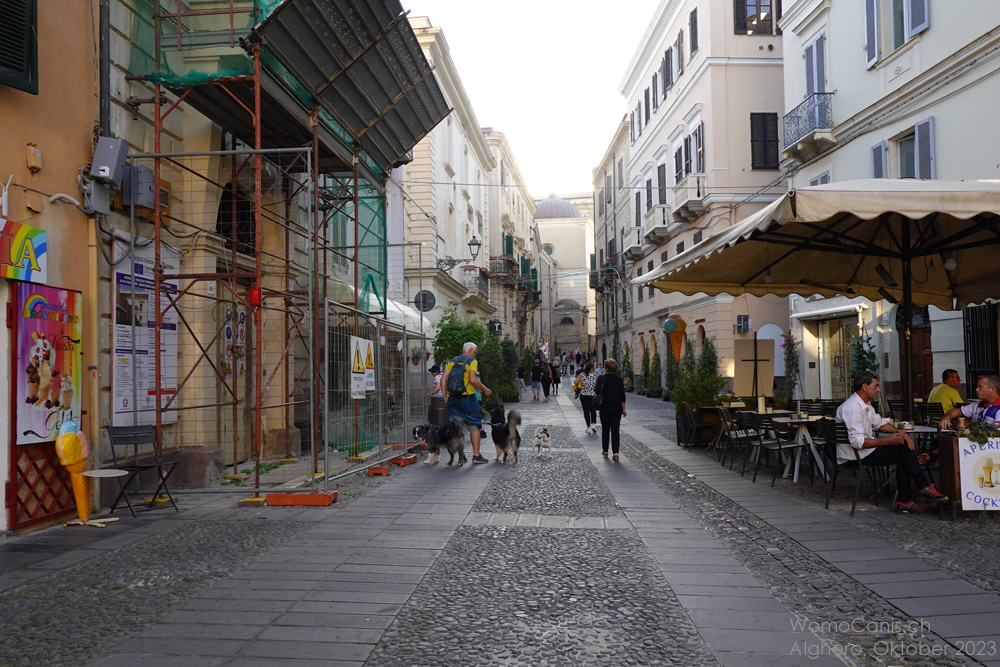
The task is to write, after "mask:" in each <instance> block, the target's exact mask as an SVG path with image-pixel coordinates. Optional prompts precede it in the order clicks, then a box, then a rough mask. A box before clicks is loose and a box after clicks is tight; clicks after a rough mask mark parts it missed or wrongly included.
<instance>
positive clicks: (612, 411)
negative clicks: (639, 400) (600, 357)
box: [596, 359, 628, 461]
mask: <svg viewBox="0 0 1000 667" xmlns="http://www.w3.org/2000/svg"><path fill="white" fill-rule="evenodd" d="M596 390H597V393H598V394H600V395H601V405H600V407H598V410H599V411H600V413H601V453H602V454H603V455H604V458H607V457H608V440H610V441H611V452H612V454H613V455H614V456H612V458H613V459H614V460H615V461H617V460H618V450H619V448H620V446H621V433H620V432H619V430H618V429H619V427H620V426H621V422H622V417H627V416H628V413H627V412H625V383H624V382H622V379H621V378H620V377H618V362H617V361H615V360H614V359H608V360H607V361H605V362H604V375H602V376H600V377H599V378H597V385H596Z"/></svg>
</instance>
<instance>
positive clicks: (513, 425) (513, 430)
mask: <svg viewBox="0 0 1000 667" xmlns="http://www.w3.org/2000/svg"><path fill="white" fill-rule="evenodd" d="M490 423H491V424H501V426H493V444H494V445H496V447H497V457H496V458H495V459H493V460H494V461H500V454H503V461H501V463H507V456H508V455H509V454H513V455H514V463H517V450H518V449H520V448H521V434H520V433H518V432H517V427H518V426H520V425H521V413H520V412H518V411H517V410H511V411H510V412H508V413H507V417H506V419H505V418H504V416H503V408H496V409H495V410H490Z"/></svg>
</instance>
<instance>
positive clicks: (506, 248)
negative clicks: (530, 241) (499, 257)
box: [503, 234, 514, 257]
mask: <svg viewBox="0 0 1000 667" xmlns="http://www.w3.org/2000/svg"><path fill="white" fill-rule="evenodd" d="M503 254H504V256H505V257H513V256H514V237H513V236H511V235H510V234H504V237H503Z"/></svg>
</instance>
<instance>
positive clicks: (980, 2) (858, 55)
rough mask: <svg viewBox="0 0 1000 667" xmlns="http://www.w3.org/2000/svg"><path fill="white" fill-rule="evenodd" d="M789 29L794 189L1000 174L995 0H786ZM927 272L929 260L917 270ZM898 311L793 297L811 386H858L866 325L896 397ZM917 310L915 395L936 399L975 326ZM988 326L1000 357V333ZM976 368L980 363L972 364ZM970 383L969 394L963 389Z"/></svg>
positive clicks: (788, 140)
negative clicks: (853, 371) (858, 354)
mask: <svg viewBox="0 0 1000 667" xmlns="http://www.w3.org/2000/svg"><path fill="white" fill-rule="evenodd" d="M780 24H781V27H782V30H783V35H782V40H783V42H784V52H785V54H786V61H785V68H784V77H785V81H784V90H785V117H784V132H783V135H784V136H783V149H782V166H783V167H784V168H785V169H786V170H787V172H788V187H789V188H790V189H794V188H803V187H809V186H811V185H822V184H826V183H831V182H836V181H850V180H856V179H866V178H919V179H947V180H956V179H991V178H997V177H998V174H1000V166H998V161H997V160H996V159H995V158H996V155H997V154H998V153H1000V133H997V132H994V131H985V132H984V131H983V128H992V127H993V126H994V125H995V121H994V119H993V116H994V114H993V112H992V108H993V107H994V106H995V103H996V100H997V99H1000V78H997V77H994V76H992V75H993V74H995V73H996V72H997V71H998V69H1000V61H998V60H997V59H996V58H995V57H991V56H990V55H989V54H992V53H994V52H995V51H996V49H997V47H998V46H1000V6H998V5H997V4H996V3H994V2H989V1H988V0H970V1H969V2H963V3H948V2H943V1H940V0H912V1H907V2H899V1H895V2H894V1H890V0H870V1H869V2H863V3H861V2H858V3H854V2H841V1H838V0H834V1H833V2H822V1H821V0H785V12H784V16H783V17H782V19H781V22H780ZM944 261H946V260H945V259H944V258H942V260H941V262H940V263H942V264H943V262H944ZM925 268H928V269H929V268H930V264H928V265H927V266H926V267H919V268H915V269H914V274H915V275H916V276H917V277H919V275H921V274H922V273H923V270H924V269H925ZM935 268H936V269H941V268H943V266H942V267H935ZM959 270H960V268H959ZM897 310H898V309H897V308H896V307H895V306H893V305H891V304H890V303H889V302H887V301H880V302H878V303H875V302H871V301H868V300H867V299H846V298H844V297H836V298H831V299H824V298H819V297H814V298H802V299H793V300H792V301H791V314H792V321H793V330H794V332H795V334H796V336H798V337H800V338H801V339H802V341H803V347H804V355H803V364H802V368H803V382H802V384H801V386H802V387H803V391H805V392H806V395H807V396H810V395H812V396H822V397H824V398H838V397H839V396H841V395H843V394H844V392H845V391H848V392H849V389H848V388H846V385H845V382H848V381H849V377H850V368H851V348H850V346H848V345H846V343H847V342H849V341H850V340H851V339H852V338H856V337H857V336H858V335H860V334H862V333H865V334H867V336H868V337H869V338H870V342H871V344H872V345H873V346H874V348H875V350H876V352H877V355H878V359H879V364H880V371H881V374H882V380H883V384H884V385H886V386H887V388H888V390H889V393H890V394H891V395H894V396H898V395H899V394H900V392H901V383H900V350H901V349H902V345H901V341H900V333H899V331H900V327H897V322H896V318H897ZM917 311H918V312H917V314H916V316H915V318H914V322H913V329H912V331H913V339H912V340H913V346H914V350H916V351H917V352H916V357H915V359H916V368H915V376H914V397H916V398H926V396H927V393H928V392H929V391H930V389H931V388H932V387H933V386H934V385H935V384H937V383H938V382H940V377H941V372H942V371H943V370H944V369H946V368H955V369H957V370H958V371H959V374H960V375H961V376H962V378H963V380H965V379H966V372H965V371H966V367H967V364H966V358H965V357H966V355H965V349H964V342H963V338H964V335H963V329H964V326H965V322H966V320H968V319H969V318H968V316H967V314H963V313H962V312H950V311H942V310H939V309H937V308H935V307H933V306H931V307H930V308H929V309H917ZM989 335H991V336H992V337H993V339H994V340H993V342H992V347H993V352H994V357H995V352H996V341H995V334H989ZM973 366H975V367H976V368H980V369H981V364H979V363H978V362H976V361H974V360H972V361H970V363H969V364H968V367H969V368H971V367H973ZM970 372H972V371H971V370H970ZM971 382H973V383H974V382H975V379H974V378H973V379H972V380H971ZM961 391H962V394H963V396H967V395H968V391H967V389H966V388H965V387H962V388H961Z"/></svg>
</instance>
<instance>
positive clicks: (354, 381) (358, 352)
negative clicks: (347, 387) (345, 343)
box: [350, 336, 371, 399]
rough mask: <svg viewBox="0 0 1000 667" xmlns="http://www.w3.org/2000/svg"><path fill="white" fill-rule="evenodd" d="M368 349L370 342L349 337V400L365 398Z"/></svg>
mask: <svg viewBox="0 0 1000 667" xmlns="http://www.w3.org/2000/svg"><path fill="white" fill-rule="evenodd" d="M370 347H371V341H369V340H365V339H364V338H357V337H356V336H351V347H350V354H351V398H357V399H364V397H365V375H366V369H365V358H366V357H367V355H368V354H369V349H370Z"/></svg>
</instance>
